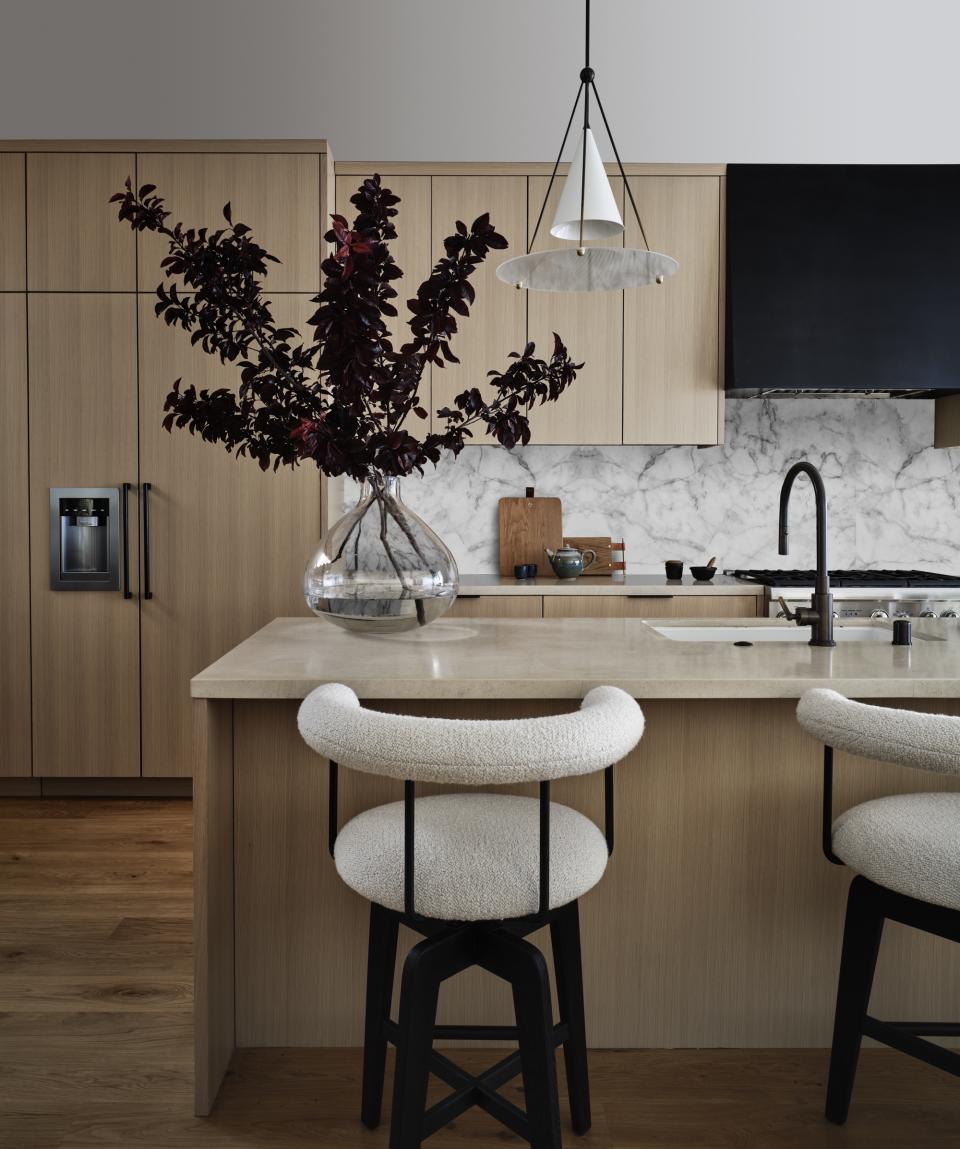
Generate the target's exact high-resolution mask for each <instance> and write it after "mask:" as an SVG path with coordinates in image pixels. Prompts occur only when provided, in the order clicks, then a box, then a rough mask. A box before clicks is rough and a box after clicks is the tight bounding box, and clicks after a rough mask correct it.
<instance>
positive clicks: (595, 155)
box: [550, 128, 623, 243]
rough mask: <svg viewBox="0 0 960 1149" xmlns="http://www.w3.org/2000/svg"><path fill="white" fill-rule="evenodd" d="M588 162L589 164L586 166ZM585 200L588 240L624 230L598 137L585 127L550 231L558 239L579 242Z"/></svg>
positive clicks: (611, 236) (585, 227) (603, 237)
mask: <svg viewBox="0 0 960 1149" xmlns="http://www.w3.org/2000/svg"><path fill="white" fill-rule="evenodd" d="M584 162H586V166H584ZM581 202H582V204H583V233H582V238H583V240H584V241H586V242H590V241H593V240H598V239H611V238H613V237H615V236H618V235H620V234H621V233H622V232H623V220H622V219H621V218H620V210H619V208H618V207H617V201H616V200H615V199H614V197H613V188H611V187H610V180H609V179H608V178H607V173H606V171H605V170H604V167H603V160H602V159H601V158H600V150H599V149H598V147H597V141H596V140H595V139H594V138H593V132H592V131H591V129H590V128H586V129H585V130H584V131H583V132H581V134H580V144H579V146H578V147H577V151H576V154H575V155H574V157H573V160H572V161H571V163H570V174H569V175H568V176H567V182H566V183H565V184H564V186H563V194H562V195H561V196H560V203H559V205H558V207H557V214H556V215H555V216H554V217H553V226H552V227H551V228H550V234H551V235H555V236H556V237H557V239H572V240H575V241H576V242H578V243H579V242H580V239H581V231H580V206H581Z"/></svg>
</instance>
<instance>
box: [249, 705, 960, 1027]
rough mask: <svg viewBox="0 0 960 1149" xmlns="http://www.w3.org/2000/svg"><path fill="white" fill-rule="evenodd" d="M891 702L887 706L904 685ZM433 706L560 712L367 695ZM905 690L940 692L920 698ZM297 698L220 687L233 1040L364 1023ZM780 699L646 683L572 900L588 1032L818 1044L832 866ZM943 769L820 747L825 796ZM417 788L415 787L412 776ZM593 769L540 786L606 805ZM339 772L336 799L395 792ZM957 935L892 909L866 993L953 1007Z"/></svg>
mask: <svg viewBox="0 0 960 1149" xmlns="http://www.w3.org/2000/svg"><path fill="white" fill-rule="evenodd" d="M893 705H900V703H899V702H897V703H894V704H893ZM377 706H378V708H383V709H392V710H399V711H401V712H403V713H414V714H430V715H437V716H442V717H453V716H456V717H474V718H479V717H484V718H486V717H498V718H503V717H508V716H514V717H517V716H531V715H535V714H544V713H555V712H557V711H558V710H562V709H565V708H564V707H563V706H561V705H557V704H552V705H551V704H549V703H540V702H536V703H509V702H500V703H480V702H476V703H446V704H442V703H423V704H415V703H412V702H404V703H402V704H400V703H398V704H390V703H383V704H380V703H378V704H377ZM911 708H914V709H934V710H938V711H948V712H957V711H958V710H960V705H958V704H957V703H954V702H943V701H939V700H938V701H937V702H936V703H934V704H930V705H929V706H928V705H927V704H925V703H916V704H911ZM296 709H297V705H296V703H292V702H276V703H274V702H242V703H240V702H238V703H235V784H236V790H235V817H236V851H237V853H236V978H237V983H236V988H237V1003H236V1006H237V1008H236V1019H237V1043H238V1045H241V1046H260V1045H356V1044H358V1043H359V1042H360V1041H361V1034H362V1017H363V979H364V964H365V963H364V955H365V952H366V926H367V913H368V907H367V904H366V903H365V902H364V900H363V899H361V898H359V897H358V896H356V895H355V894H353V893H352V892H351V891H350V890H348V889H347V888H346V887H345V886H344V885H343V884H342V883H341V882H340V880H339V878H338V877H337V875H336V872H335V869H334V865H333V861H332V859H331V858H330V857H329V855H328V854H327V852H326V842H325V834H324V826H325V819H326V787H327V777H326V768H325V764H324V762H323V760H322V759H318V758H317V756H316V755H314V754H312V752H310V751H309V750H307V748H306V747H305V746H304V744H303V743H302V741H301V740H300V738H299V736H298V734H297V730H296V724H295V716H296ZM795 709H796V703H795V701H794V700H783V701H780V700H773V701H767V700H762V701H743V702H738V701H713V700H693V701H684V702H651V703H646V704H645V705H644V713H645V716H646V719H647V727H646V733H645V735H644V738H643V741H642V742H641V744H640V747H639V748H638V750H637V751H635V752H634V753H633V754H631V755H630V756H629V757H628V758H627V759H626V760H625V761H624V762H622V763H621V764H620V765H619V766H618V767H617V772H616V802H617V806H616V809H617V842H616V850H615V853H614V855H613V857H612V859H611V862H610V865H609V866H608V869H607V873H606V875H605V877H604V879H603V880H602V881H601V882H600V884H599V885H598V886H597V887H596V888H595V889H594V890H593V891H591V892H590V893H589V894H587V895H586V897H585V898H584V899H582V902H581V911H582V922H583V949H584V981H585V992H586V1001H587V1025H588V1039H589V1042H590V1044H591V1045H592V1046H595V1047H597V1046H599V1047H603V1046H610V1047H618V1048H620V1047H658V1048H662V1047H670V1046H694V1047H696V1046H742V1047H748V1046H759V1047H764V1046H825V1045H827V1044H828V1043H829V1037H830V1032H831V1026H832V1018H833V1006H834V996H835V992H836V975H837V965H838V959H839V950H840V939H841V932H842V923H843V908H844V901H845V896H846V888H847V885H848V882H849V877H850V875H849V871H847V870H845V869H844V868H842V867H835V866H833V865H831V864H830V863H828V862H827V861H826V859H825V858H823V856H822V854H821V853H820V803H821V750H820V747H819V744H817V743H815V742H814V741H813V740H812V739H810V738H809V737H808V736H806V735H805V734H803V732H802V731H801V730H800V728H799V726H798V725H797V722H796V718H795ZM958 785H960V780H957V779H953V780H950V779H943V778H937V777H934V776H932V775H925V776H922V781H921V783H920V785H918V778H917V775H915V774H914V773H913V772H910V771H905V770H900V769H897V768H896V767H891V766H881V765H878V764H874V763H864V762H860V761H856V760H853V759H850V758H849V757H848V756H846V755H838V757H837V809H838V810H840V809H843V808H844V807H845V806H847V805H849V804H851V803H853V802H855V801H861V800H863V799H865V798H867V797H871V796H878V795H881V794H884V793H897V792H903V791H908V790H911V789H918V788H924V789H939V788H942V789H947V788H952V789H956V788H957V786H958ZM425 792H426V790H425ZM602 792H603V787H602V781H601V778H600V777H599V776H591V777H587V778H580V779H573V780H568V781H563V782H560V783H557V784H556V794H555V798H556V800H558V801H563V802H567V803H568V804H570V805H572V806H575V807H577V808H579V809H582V810H583V811H584V812H585V813H587V814H588V815H589V816H591V817H592V818H594V819H595V820H597V821H600V820H601V818H602V805H603V801H602ZM398 797H399V792H398V784H397V783H395V782H393V781H388V780H384V779H377V778H373V777H370V776H360V775H355V774H352V773H351V772H350V771H343V772H342V773H341V813H342V820H346V819H347V818H349V817H350V816H352V815H353V814H354V813H356V812H357V811H358V810H360V809H363V808H366V807H369V806H371V805H375V804H378V803H380V802H384V801H395V800H398ZM955 956H956V955H955V949H954V948H953V947H952V946H951V944H950V943H947V942H944V941H942V940H941V939H935V938H932V937H930V936H926V935H921V934H918V933H915V932H913V931H909V930H906V929H904V928H899V927H896V926H888V928H887V934H886V937H885V941H884V948H883V952H882V954H881V961H880V967H879V970H878V974H877V982H876V988H875V993H874V999H873V1006H872V1010H873V1012H875V1013H876V1014H877V1015H878V1016H881V1017H883V1016H888V1017H915V1016H918V1017H934V1018H949V1017H952V1016H956V1014H957V1011H958V1008H960V983H957V980H956V978H955V976H954V971H955ZM445 993H446V996H445V1000H444V1002H443V1019H444V1020H447V1021H467V1020H469V1021H472V1022H488V1023H501V1024H502V1023H503V1022H504V1021H505V1019H507V1018H508V1017H509V1002H508V999H507V998H506V997H505V995H504V994H503V993H502V987H500V986H498V985H495V984H491V983H489V982H488V981H486V980H484V979H482V978H479V977H476V976H473V975H472V974H471V975H469V976H462V977H461V978H458V979H454V980H453V981H452V982H451V983H449V984H448V985H447V986H446V987H445Z"/></svg>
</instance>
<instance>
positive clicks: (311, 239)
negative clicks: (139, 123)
mask: <svg viewBox="0 0 960 1149" xmlns="http://www.w3.org/2000/svg"><path fill="white" fill-rule="evenodd" d="M137 180H138V182H139V183H140V184H145V183H151V184H156V185H157V194H158V195H161V196H163V198H164V199H165V201H166V206H167V209H168V210H169V211H170V213H171V218H170V220H168V221H167V222H168V223H171V224H172V223H175V222H178V221H179V222H182V223H184V224H185V225H187V226H188V227H197V228H199V227H208V228H210V229H211V230H215V229H217V228H220V227H226V226H227V224H226V221H225V220H224V218H223V207H224V204H226V203H228V202H229V203H230V205H231V208H232V214H233V220H234V222H235V223H245V224H247V225H248V226H249V227H250V228H252V230H253V235H254V238H255V239H256V240H257V242H258V243H260V244H262V245H263V246H264V247H265V248H266V249H267V251H269V252H270V254H271V255H275V256H276V257H277V258H278V259H279V260H280V263H272V264H270V267H269V272H268V274H267V278H266V285H267V289H268V292H278V291H292V292H317V291H319V289H320V261H321V258H322V255H321V234H322V232H323V231H326V230H327V229H326V227H325V226H324V227H322V228H321V225H320V203H321V195H320V156H319V155H312V154H310V153H296V154H293V153H278V154H270V155H267V154H261V155H255V154H254V155H251V154H242V153H225V152H217V153H183V152H180V153H145V152H141V153H140V154H139V155H138V156H137ZM138 240H139V243H140V263H139V266H140V285H139V288H140V290H141V291H153V290H154V289H155V288H156V286H157V284H158V283H159V282H160V281H161V279H162V278H163V275H162V271H161V268H160V261H161V260H162V259H163V257H164V256H165V255H166V254H167V245H166V244H165V243H164V241H163V239H162V237H158V236H156V235H150V234H147V233H142V234H140V235H139V236H138Z"/></svg>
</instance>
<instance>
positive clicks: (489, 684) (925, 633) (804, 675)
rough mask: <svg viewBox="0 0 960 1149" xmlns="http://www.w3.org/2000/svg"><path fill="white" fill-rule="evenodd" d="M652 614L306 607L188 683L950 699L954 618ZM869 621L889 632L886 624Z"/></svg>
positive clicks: (271, 692)
mask: <svg viewBox="0 0 960 1149" xmlns="http://www.w3.org/2000/svg"><path fill="white" fill-rule="evenodd" d="M744 624H745V622H744V620H732V619H726V620H723V621H718V622H716V623H713V622H711V623H710V626H726V627H737V626H743V625H744ZM747 624H748V625H750V626H761V627H783V628H789V627H790V625H791V624H789V623H784V622H780V621H777V620H774V619H750V620H749V621H748V623H747ZM654 625H666V620H656V621H655V622H654V623H648V622H644V621H642V620H640V619H634V618H609V619H608V618H602V619H596V618H591V619H476V620H474V619H470V620H466V619H441V620H439V621H438V622H435V623H433V624H432V625H430V626H428V627H426V628H424V629H423V630H420V631H412V632H407V633H405V634H400V635H393V636H366V635H357V634H353V633H348V632H346V631H343V630H340V629H339V628H337V627H335V626H331V625H329V624H326V623H324V622H322V621H319V620H316V619H312V618H278V619H274V621H273V622H271V623H269V624H268V625H267V626H265V627H263V628H262V629H261V630H259V631H257V632H256V633H255V634H253V635H251V637H250V638H248V639H246V640H245V641H244V642H242V643H241V644H240V645H239V646H237V647H235V648H234V649H233V650H231V651H229V652H228V653H227V654H225V655H224V656H223V657H222V658H220V659H219V660H218V661H217V662H215V663H213V664H212V665H211V666H209V667H207V669H206V670H203V671H201V672H200V673H199V674H198V675H196V677H195V678H193V680H192V681H191V684H190V687H191V693H192V695H193V697H195V698H207V699H298V698H303V697H305V696H306V695H307V694H308V693H309V692H310V691H311V690H312V689H313V688H314V687H315V686H318V685H319V684H321V683H323V682H332V681H336V682H343V683H346V684H347V685H348V686H350V687H352V688H353V689H354V690H355V691H356V693H357V694H358V695H359V696H360V697H361V698H364V699H371V700H373V699H410V698H416V699H424V700H426V699H437V700H440V699H447V700H453V699H463V700H472V699H487V700H490V699H549V698H556V699H561V698H563V699H579V698H582V697H583V696H584V694H585V693H586V692H587V691H588V690H589V689H590V688H591V687H593V686H597V685H600V684H609V685H614V686H619V687H621V688H622V689H624V690H626V691H628V692H629V693H630V694H631V695H633V697H635V698H638V699H711V698H714V699H743V698H799V697H800V695H802V694H803V693H804V691H806V690H809V689H810V688H811V687H814V686H827V687H832V688H833V689H835V690H838V691H840V692H841V693H842V694H845V695H847V696H850V697H857V698H891V699H892V698H917V699H921V698H926V699H934V698H960V620H958V621H954V620H949V621H948V620H945V619H934V620H930V621H923V620H914V624H913V633H914V644H913V646H910V647H895V646H893V645H892V644H888V643H885V642H876V643H873V642H871V643H856V642H848V643H844V642H842V641H841V642H839V643H838V644H837V646H836V647H834V648H832V649H823V648H815V647H811V646H809V645H807V644H806V643H804V642H784V643H779V642H777V643H770V642H758V643H756V644H755V645H753V646H750V647H737V646H734V645H733V641H732V640H731V642H730V643H726V642H678V641H674V640H671V639H669V638H665V637H664V636H662V635H660V634H658V633H657V631H656V630H655V629H654ZM669 625H670V626H671V627H677V626H689V625H698V626H703V625H704V620H697V622H696V623H690V622H687V621H685V620H670V622H669ZM857 625H858V626H863V625H865V623H864V622H863V620H857ZM869 625H872V626H873V627H875V628H879V629H883V630H886V631H888V632H889V631H890V624H889V623H882V622H881V623H873V624H869ZM842 626H843V624H839V625H838V630H840V629H842Z"/></svg>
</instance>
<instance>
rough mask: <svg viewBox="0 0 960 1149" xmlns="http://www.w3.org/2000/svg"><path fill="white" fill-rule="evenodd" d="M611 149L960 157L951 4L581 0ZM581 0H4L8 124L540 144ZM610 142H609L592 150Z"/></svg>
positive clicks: (695, 156)
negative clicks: (586, 8)
mask: <svg viewBox="0 0 960 1149" xmlns="http://www.w3.org/2000/svg"><path fill="white" fill-rule="evenodd" d="M593 9H594V19H593V23H594V35H593V53H592V55H593V59H592V63H593V64H594V66H595V67H596V69H597V83H598V86H599V88H600V93H601V96H602V97H603V100H604V104H605V106H606V108H607V112H608V114H609V115H610V117H611V121H612V124H613V127H614V130H615V132H616V135H617V140H618V144H619V146H620V151H621V154H622V156H623V158H624V159H626V160H632V161H635V162H640V161H656V160H661V161H704V162H706V161H722V160H726V161H736V160H739V161H743V162H749V161H753V162H764V161H784V162H785V161H795V162H838V161H847V162H861V161H862V162H867V161H873V162H878V161H889V162H923V161H926V162H957V161H960V132H958V130H957V116H958V112H960V67H958V64H957V55H958V52H960V3H957V2H956V0H911V2H909V3H907V2H903V0H900V2H894V0H594V4H593ZM582 20H583V2H582V0H470V2H467V0H0V138H4V137H7V138H9V137H27V138H30V137H77V138H82V137H164V136H165V137H191V136H193V137H201V138H204V137H213V138H216V137H245V136H246V137H281V138H282V137H314V136H321V137H326V138H328V139H329V140H330V142H331V145H332V148H333V151H334V154H335V156H336V157H337V158H338V159H358V160H360V159H381V160H385V159H426V160H430V159H480V160H552V159H553V157H554V153H555V151H556V148H557V147H558V145H559V141H560V136H561V135H562V131H563V126H564V124H565V122H566V117H567V115H568V114H569V107H570V105H571V104H572V102H573V96H574V94H575V91H576V85H577V73H578V70H579V68H580V65H581V62H582V37H583V32H582ZM605 154H607V155H609V153H605Z"/></svg>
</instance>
